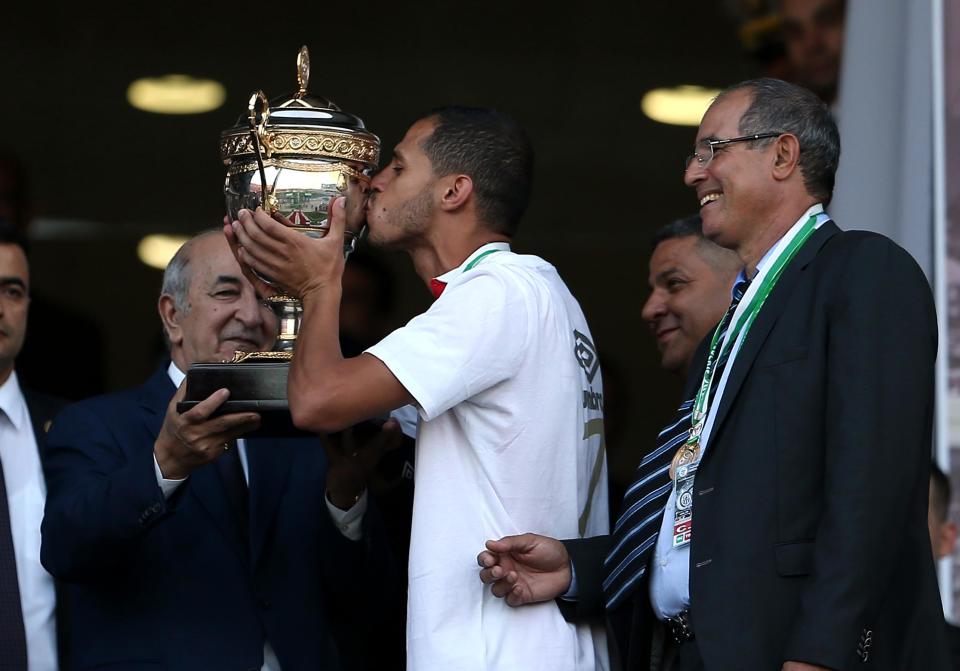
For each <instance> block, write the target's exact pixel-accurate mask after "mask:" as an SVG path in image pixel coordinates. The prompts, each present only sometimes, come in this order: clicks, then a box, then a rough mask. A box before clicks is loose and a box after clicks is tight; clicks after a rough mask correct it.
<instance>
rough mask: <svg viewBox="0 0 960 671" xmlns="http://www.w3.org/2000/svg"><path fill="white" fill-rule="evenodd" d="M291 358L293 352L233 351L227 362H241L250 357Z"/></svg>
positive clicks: (276, 359) (268, 358)
mask: <svg viewBox="0 0 960 671" xmlns="http://www.w3.org/2000/svg"><path fill="white" fill-rule="evenodd" d="M292 358H293V352H234V353H233V358H232V359H230V361H229V362H228V363H243V362H244V361H249V360H251V359H263V360H270V361H290V359H292Z"/></svg>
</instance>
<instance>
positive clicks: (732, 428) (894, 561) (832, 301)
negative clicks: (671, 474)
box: [566, 222, 949, 671]
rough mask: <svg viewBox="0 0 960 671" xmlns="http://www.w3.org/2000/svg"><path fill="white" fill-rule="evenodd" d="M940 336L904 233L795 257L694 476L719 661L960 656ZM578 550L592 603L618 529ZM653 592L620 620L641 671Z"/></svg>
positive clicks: (698, 566) (926, 664)
mask: <svg viewBox="0 0 960 671" xmlns="http://www.w3.org/2000/svg"><path fill="white" fill-rule="evenodd" d="M936 347H937V333H936V316H935V312H934V305H933V299H932V295H931V292H930V288H929V285H928V284H927V281H926V279H925V278H924V276H923V273H922V272H921V271H920V269H919V268H918V267H917V265H916V263H915V262H914V261H913V259H912V258H910V256H909V255H908V254H907V253H906V252H904V251H903V250H902V249H901V248H899V247H897V246H896V245H895V244H893V243H892V242H891V241H890V240H888V239H886V238H884V237H882V236H879V235H875V234H872V233H864V232H841V231H840V230H839V229H838V228H837V227H836V225H834V224H833V223H832V222H828V223H827V224H825V225H824V226H822V227H821V228H820V229H819V230H818V231H817V232H816V233H815V234H814V235H813V236H812V237H811V238H810V239H809V240H808V241H807V243H806V244H805V245H804V246H803V248H802V249H801V250H800V251H799V252H798V254H797V256H796V257H795V258H794V259H793V261H792V262H791V263H790V265H789V266H788V267H787V268H786V270H785V271H784V273H783V275H782V276H781V278H780V281H779V282H778V283H777V285H776V287H775V289H774V290H773V292H772V293H771V294H770V296H769V298H768V299H767V302H766V304H765V305H764V307H763V310H762V311H761V312H760V314H759V316H758V317H757V319H756V321H755V322H754V324H753V327H752V328H751V330H750V332H749V334H748V336H747V338H746V340H745V342H744V344H743V347H742V349H741V350H740V352H739V353H738V355H737V357H736V360H735V362H734V363H733V368H732V369H731V371H730V377H729V380H728V382H727V386H726V389H725V392H724V394H723V397H722V399H721V400H720V405H719V407H718V409H717V416H716V420H715V424H714V428H713V433H712V436H711V438H710V442H709V444H708V446H707V449H706V451H705V453H704V457H703V459H702V461H701V464H700V466H699V469H698V472H697V477H696V480H695V486H694V487H695V489H694V515H693V519H694V532H693V540H692V543H691V552H690V600H691V612H692V616H691V617H692V621H693V627H694V631H695V633H696V637H697V640H698V646H699V649H700V651H701V653H702V655H703V658H704V660H705V662H706V668H707V669H718V670H727V669H736V670H737V671H753V670H756V671H770V670H772V669H779V668H780V665H781V664H782V663H783V662H784V661H785V660H797V661H804V662H808V663H812V664H818V665H821V666H825V667H828V668H831V669H851V668H858V669H859V668H863V669H889V670H890V671H895V670H896V671H901V670H906V669H911V670H913V669H947V668H949V666H948V665H949V662H948V660H947V656H946V645H945V640H944V627H943V625H942V621H943V614H942V611H941V607H940V598H939V593H938V591H937V584H936V576H935V573H934V567H933V558H932V553H931V550H930V541H929V536H928V531H927V525H926V519H927V518H926V516H927V490H928V481H929V476H930V454H931V445H932V435H931V432H932V416H933V370H934V368H933V366H934V358H935V356H936ZM705 351H706V347H705V345H704V346H701V349H700V353H699V357H698V361H697V362H696V363H695V364H694V365H693V366H692V367H691V375H690V379H689V380H688V383H687V389H686V393H687V394H688V396H686V397H685V398H688V397H689V396H690V395H692V390H693V388H694V387H695V385H696V384H697V383H698V382H699V380H700V379H701V377H702V375H703V368H704V365H705ZM568 547H570V548H571V551H572V554H573V557H574V561H575V566H576V571H577V578H578V582H579V584H580V590H581V594H582V595H585V599H584V603H582V604H580V608H581V612H587V610H588V609H589V608H590V607H593V608H596V606H597V604H599V603H600V598H601V597H600V594H599V592H600V585H599V581H600V580H602V566H601V564H602V557H603V554H604V553H605V550H606V548H605V540H604V539H597V540H591V541H587V542H582V543H579V544H577V543H573V544H569V545H568ZM598 562H599V563H598ZM648 588H649V584H648V583H647V582H645V581H644V582H643V583H642V584H640V585H639V587H638V589H637V592H636V594H635V596H634V598H633V604H632V607H630V608H625V609H623V610H624V611H625V612H622V613H616V614H614V617H613V621H614V626H615V629H616V630H617V631H618V634H619V635H618V636H617V640H618V641H619V643H620V649H621V651H624V650H626V651H627V652H626V653H625V654H624V656H625V657H626V658H628V659H629V663H630V666H629V668H631V669H633V668H645V667H644V666H643V664H645V663H646V664H649V661H647V660H648V655H649V651H648V650H647V649H646V645H647V641H648V640H649V625H650V623H651V618H652V612H651V610H650V607H649V594H648ZM566 608H567V609H568V611H569V610H570V607H569V606H567V607H566ZM864 660H865V661H866V663H863V662H864Z"/></svg>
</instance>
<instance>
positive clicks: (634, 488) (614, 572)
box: [603, 280, 750, 610]
mask: <svg viewBox="0 0 960 671" xmlns="http://www.w3.org/2000/svg"><path fill="white" fill-rule="evenodd" d="M749 285H750V281H749V280H744V281H741V282H738V283H737V285H736V286H735V287H734V289H733V301H732V302H731V303H730V307H729V308H728V309H727V311H726V313H725V314H724V315H723V319H721V320H720V324H719V325H718V326H717V329H719V331H720V334H719V337H718V339H717V341H718V342H719V343H723V338H724V336H725V335H726V332H727V327H728V326H729V325H730V319H731V318H732V317H733V313H734V312H735V311H736V309H737V306H738V305H739V304H740V300H741V299H742V298H743V294H744V293H746V291H747V287H748V286H749ZM732 349H733V347H730V348H729V349H728V350H727V353H726V354H724V355H722V356H721V357H720V358H719V359H718V360H717V366H716V372H715V373H714V375H713V379H712V380H711V384H710V399H709V401H710V402H712V401H713V394H714V391H715V390H716V387H717V385H718V384H719V382H720V379H721V378H722V377H723V370H724V368H725V367H726V364H727V359H728V358H729V352H730V351H732ZM692 408H693V399H690V400H688V401H685V402H684V403H682V404H681V405H680V407H679V408H677V413H676V415H675V416H674V418H673V421H672V422H671V423H670V424H669V425H668V426H667V427H666V428H665V429H664V430H663V431H661V432H660V435H659V436H657V446H656V448H655V449H654V450H653V451H652V452H650V453H649V454H647V455H646V456H645V457H644V458H643V460H642V461H641V462H640V465H639V466H638V467H637V477H636V480H635V481H634V483H633V484H632V485H631V486H630V488H629V489H627V491H626V493H625V494H624V497H623V506H622V507H621V511H620V517H619V518H618V519H617V523H616V525H615V526H614V528H613V533H612V534H611V536H612V538H611V546H610V551H609V552H608V553H607V558H606V560H605V561H604V571H605V573H606V579H605V580H604V581H603V592H604V596H605V598H606V604H607V608H608V609H611V610H612V609H614V608H616V607H617V606H619V605H620V604H622V603H623V602H624V600H625V599H627V598H628V597H629V596H630V595H631V594H632V593H633V591H634V589H635V588H636V586H637V584H638V583H639V582H640V579H641V578H642V577H643V575H644V574H645V573H646V571H647V563H648V562H649V560H650V555H651V554H652V553H653V548H654V546H655V545H656V543H657V537H658V536H659V535H660V525H661V523H662V521H663V509H664V506H665V505H666V503H667V497H668V496H669V495H670V492H671V490H672V489H673V482H672V481H671V480H670V462H671V461H672V460H673V455H674V454H676V452H677V450H678V449H679V448H680V446H681V445H682V444H683V441H684V440H686V438H687V434H688V433H689V432H690V415H691V409H692ZM708 411H709V405H708Z"/></svg>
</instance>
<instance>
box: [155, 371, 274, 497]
mask: <svg viewBox="0 0 960 671" xmlns="http://www.w3.org/2000/svg"><path fill="white" fill-rule="evenodd" d="M186 389H187V383H186V380H184V381H183V383H181V385H180V388H179V389H177V393H176V394H174V395H173V398H172V399H171V400H170V403H169V404H168V405H167V414H166V415H165V416H164V418H163V426H161V427H160V434H159V435H158V436H157V440H156V442H155V443H154V445H153V453H154V455H156V457H157V464H158V465H159V466H160V472H161V473H163V477H165V478H167V479H170V480H180V479H182V478H185V477H187V476H188V475H189V474H190V473H191V471H193V470H195V469H197V468H199V467H200V466H203V465H204V464H207V463H210V462H211V461H213V460H214V459H216V458H217V457H219V456H220V455H221V454H223V453H224V452H225V451H226V450H227V449H228V448H229V446H230V444H231V442H232V441H233V440H235V439H237V438H239V437H240V436H242V435H243V434H245V433H249V432H250V431H253V430H255V429H256V428H258V427H259V426H260V415H258V414H257V413H255V412H237V413H231V414H228V415H220V416H219V417H211V416H210V415H212V414H213V413H214V411H216V409H217V408H219V407H220V406H221V405H223V403H224V402H225V401H226V400H227V399H228V398H229V397H230V392H229V391H227V390H226V389H218V390H217V391H215V392H213V393H212V394H210V396H208V397H207V398H205V399H203V400H202V401H200V402H199V403H198V404H197V405H195V406H194V407H193V408H191V409H190V410H188V411H187V412H185V413H183V414H180V413H178V412H177V403H179V402H180V401H182V400H183V397H184V394H185V393H186Z"/></svg>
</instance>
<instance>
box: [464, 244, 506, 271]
mask: <svg viewBox="0 0 960 671" xmlns="http://www.w3.org/2000/svg"><path fill="white" fill-rule="evenodd" d="M502 251H503V250H502V249H488V250H487V251H485V252H484V253H483V254H480V255H479V256H478V257H477V258H475V259H474V260H473V261H471V262H470V263H468V264H467V265H466V267H465V268H464V269H463V270H462V271H461V272H464V273H465V272H467V271H468V270H473V267H474V266H475V265H477V264H478V263H480V261H482V260H483V259H484V258H485V257H487V256H490V255H491V254H496V253H497V252H502Z"/></svg>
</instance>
